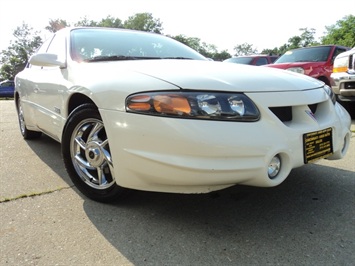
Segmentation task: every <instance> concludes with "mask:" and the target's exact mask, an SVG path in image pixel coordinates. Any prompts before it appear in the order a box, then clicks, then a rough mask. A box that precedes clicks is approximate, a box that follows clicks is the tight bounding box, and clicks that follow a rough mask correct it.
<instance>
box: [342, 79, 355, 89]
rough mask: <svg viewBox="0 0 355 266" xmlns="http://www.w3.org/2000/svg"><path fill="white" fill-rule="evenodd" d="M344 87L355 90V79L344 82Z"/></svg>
mask: <svg viewBox="0 0 355 266" xmlns="http://www.w3.org/2000/svg"><path fill="white" fill-rule="evenodd" d="M344 89H346V90H354V89H355V81H351V82H346V83H345V84H344Z"/></svg>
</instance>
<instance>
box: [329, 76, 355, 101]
mask: <svg viewBox="0 0 355 266" xmlns="http://www.w3.org/2000/svg"><path fill="white" fill-rule="evenodd" d="M331 78H332V81H333V84H332V89H333V91H334V93H335V94H336V95H337V98H338V99H339V100H340V101H352V102H353V101H355V73H354V74H350V73H347V72H339V73H332V74H331Z"/></svg>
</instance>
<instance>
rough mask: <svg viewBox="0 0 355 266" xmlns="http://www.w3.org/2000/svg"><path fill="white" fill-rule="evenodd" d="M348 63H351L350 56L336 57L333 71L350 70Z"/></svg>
mask: <svg viewBox="0 0 355 266" xmlns="http://www.w3.org/2000/svg"><path fill="white" fill-rule="evenodd" d="M348 65H349V57H348V56H345V57H341V58H336V59H335V60H334V64H333V72H334V73H337V72H347V71H348Z"/></svg>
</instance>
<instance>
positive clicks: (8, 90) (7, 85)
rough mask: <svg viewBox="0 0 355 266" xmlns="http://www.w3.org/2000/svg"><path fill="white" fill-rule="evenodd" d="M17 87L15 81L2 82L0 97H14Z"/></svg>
mask: <svg viewBox="0 0 355 266" xmlns="http://www.w3.org/2000/svg"><path fill="white" fill-rule="evenodd" d="M14 91H15V85H14V81H13V80H4V81H1V82H0V97H11V98H13V97H14Z"/></svg>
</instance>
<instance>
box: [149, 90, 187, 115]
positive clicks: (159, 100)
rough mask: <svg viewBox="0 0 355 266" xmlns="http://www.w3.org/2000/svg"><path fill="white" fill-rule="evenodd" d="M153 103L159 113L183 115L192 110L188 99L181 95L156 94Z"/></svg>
mask: <svg viewBox="0 0 355 266" xmlns="http://www.w3.org/2000/svg"><path fill="white" fill-rule="evenodd" d="M153 105H154V109H155V110H156V111H157V112H158V113H165V114H180V115H183V114H189V113H190V112H191V108H190V105H189V102H188V101H187V99H186V98H184V97H181V96H179V95H157V96H154V100H153Z"/></svg>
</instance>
